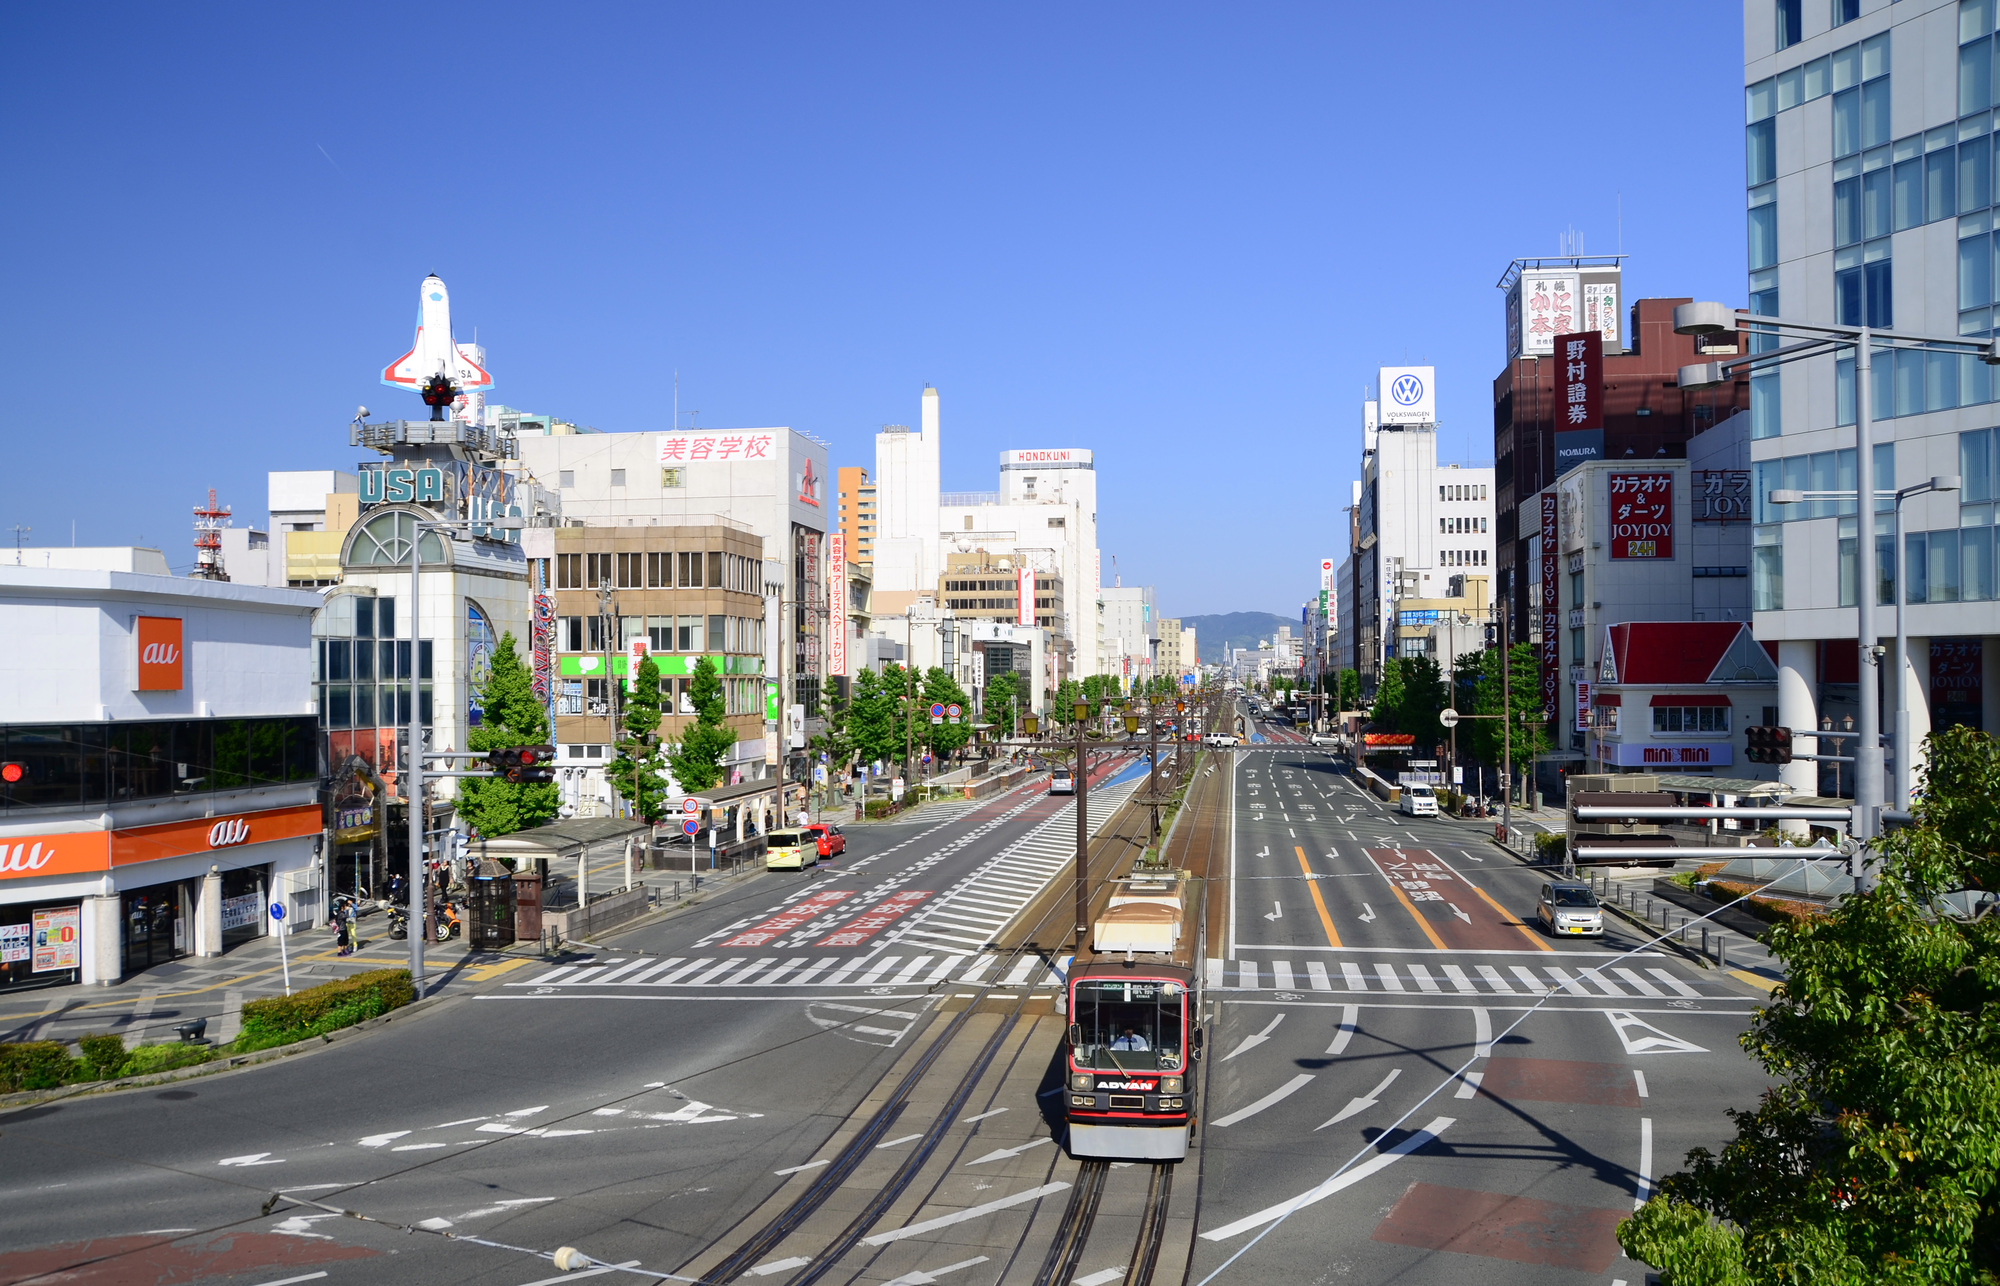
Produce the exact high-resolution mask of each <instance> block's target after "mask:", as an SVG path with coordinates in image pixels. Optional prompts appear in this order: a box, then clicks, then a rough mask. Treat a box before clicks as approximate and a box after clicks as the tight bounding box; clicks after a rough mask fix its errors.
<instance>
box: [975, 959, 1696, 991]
mask: <svg viewBox="0 0 2000 1286" xmlns="http://www.w3.org/2000/svg"><path fill="white" fill-rule="evenodd" d="M1209 966H1210V967H1209V985H1210V986H1213V987H1218V988H1229V981H1230V976H1231V974H1232V973H1233V974H1234V976H1235V980H1236V986H1235V987H1234V988H1230V989H1232V990H1237V991H1263V990H1274V991H1293V990H1296V989H1297V988H1298V987H1299V985H1300V981H1301V975H1300V972H1299V969H1298V966H1297V965H1295V964H1293V963H1292V962H1291V961H1287V960H1215V961H1210V962H1209ZM987 967H990V966H989V964H988V963H987V962H984V961H982V962H981V963H980V964H979V965H978V966H977V967H975V969H974V970H973V971H972V972H971V973H968V974H967V975H965V977H964V979H963V981H967V982H970V981H973V980H974V979H975V978H976V976H977V975H978V974H979V973H980V972H983V971H984V969H986V968H987ZM1267 969H1268V970H1269V971H1270V973H1269V975H1268V980H1267V977H1266V974H1265V970H1267ZM1340 972H1341V981H1340V983H1339V984H1336V983H1335V982H1334V981H1333V978H1332V973H1331V971H1330V970H1329V968H1328V967H1327V966H1326V965H1325V964H1323V963H1322V962H1320V961H1317V960H1312V961H1307V962H1306V964H1305V969H1304V979H1305V980H1306V981H1307V982H1309V984H1310V986H1311V988H1312V990H1314V991H1335V990H1340V989H1342V988H1343V987H1344V989H1345V990H1347V991H1350V992H1354V991H1389V992H1402V993H1405V994H1408V993H1410V992H1412V991H1415V992H1417V993H1419V994H1422V995H1427V996H1442V995H1449V994H1457V995H1461V996H1474V995H1488V994H1491V995H1500V996H1519V995H1522V994H1524V993H1525V994H1526V995H1530V996H1541V995H1547V994H1549V993H1550V992H1553V991H1555V990H1557V989H1558V988H1560V989H1561V990H1563V991H1565V992H1568V993H1569V994H1570V995H1573V996H1584V997H1587V998H1590V999H1601V998H1603V997H1605V996H1612V997H1618V998H1622V999H1631V998H1632V997H1633V991H1636V992H1637V993H1638V994H1639V995H1644V996H1654V997H1661V998H1664V997H1665V996H1666V995H1667V994H1668V992H1671V993H1673V994H1674V995H1679V996H1685V997H1688V998H1691V999H1700V998H1701V997H1702V994H1703V993H1702V992H1700V991H1698V990H1696V989H1695V988H1694V987H1692V986H1690V985H1689V984H1688V983H1686V982H1684V981H1682V980H1681V979H1679V978H1676V977H1674V976H1673V975H1672V974H1670V973H1668V972H1667V971H1666V970H1664V969H1657V968H1649V969H1647V970H1646V972H1647V973H1649V974H1651V975H1652V976H1653V978H1654V979H1656V980H1657V982H1658V985H1655V984H1654V983H1653V982H1648V981H1647V980H1646V979H1645V978H1643V977H1641V976H1639V974H1637V973H1635V972H1633V971H1632V970H1630V969H1624V968H1613V969H1610V970H1608V972H1613V973H1616V974H1618V975H1620V976H1621V977H1622V979H1623V981H1624V983H1625V985H1626V986H1629V987H1631V988H1632V989H1633V991H1626V990H1623V989H1621V988H1620V987H1619V985H1618V984H1617V983H1615V982H1613V981H1612V980H1611V979H1609V978H1607V977H1605V976H1604V975H1603V973H1601V972H1600V971H1598V970H1596V969H1590V968H1585V969H1580V970H1578V971H1577V974H1576V975H1572V974H1571V972H1570V971H1569V970H1566V969H1562V968H1557V967H1554V966H1548V967H1545V968H1544V969H1543V970H1542V973H1543V974H1546V975H1547V976H1546V978H1544V977H1539V976H1537V975H1536V973H1535V972H1534V971H1533V970H1531V969H1529V968H1528V967H1527V966H1525V965H1509V966H1506V967H1505V968H1504V969H1503V968H1501V967H1498V966H1495V965H1484V964H1482V965H1473V966H1471V967H1470V970H1468V969H1467V968H1466V967H1463V966H1460V965H1456V964H1439V965H1435V966H1433V965H1430V964H1426V963H1419V962H1408V961H1406V962H1404V963H1403V964H1401V965H1395V964H1382V963H1378V964H1376V965H1375V966H1374V977H1373V979H1371V978H1370V977H1369V975H1368V973H1367V972H1365V971H1364V970H1363V968H1362V966H1361V965H1359V964H1357V963H1355V962H1353V961H1350V960H1343V961H1341V962H1340ZM1510 974H1511V975H1512V976H1511V977H1510V976H1509V975H1510ZM1439 975H1442V977H1440V976H1439ZM1578 975H1580V976H1578ZM1027 980H1028V973H1027V971H1026V970H1024V969H1023V968H1021V967H1018V966H1017V967H1016V968H1015V970H1014V972H1013V974H1012V976H1011V977H1010V978H1009V979H1008V984H1009V985H1020V984H1021V983H1024V982H1026V981H1027ZM1061 980H1062V975H1061V972H1060V970H1054V971H1051V972H1050V973H1049V975H1048V977H1047V979H1046V982H1048V983H1051V984H1053V983H1058V982H1060V981H1061ZM1584 981H1588V982H1590V983H1591V984H1592V985H1593V986H1595V987H1596V988H1597V990H1595V991H1592V990H1590V989H1589V988H1586V987H1585V986H1584V985H1583V982H1584ZM1446 982H1448V983H1450V984H1451V986H1450V988H1449V990H1447V989H1446V988H1445V987H1444V986H1443V985H1442V984H1443V983H1446ZM1036 985H1042V984H1036ZM1662 987H1664V988H1666V990H1665V991H1663V990H1661V988H1662Z"/></svg>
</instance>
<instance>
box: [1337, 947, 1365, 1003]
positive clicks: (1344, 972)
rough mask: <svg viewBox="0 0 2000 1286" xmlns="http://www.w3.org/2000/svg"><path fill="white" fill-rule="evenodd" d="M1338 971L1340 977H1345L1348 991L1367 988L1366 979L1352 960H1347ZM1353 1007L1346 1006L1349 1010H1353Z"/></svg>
mask: <svg viewBox="0 0 2000 1286" xmlns="http://www.w3.org/2000/svg"><path fill="white" fill-rule="evenodd" d="M1340 973H1341V976H1342V977H1344V978H1346V979H1347V989H1348V990H1349V991H1366V990H1368V979H1367V978H1366V977H1364V976H1363V975H1362V973H1361V966H1360V965H1358V964H1355V963H1354V962H1353V961H1352V960H1349V961H1347V962H1346V963H1344V964H1342V965H1341V966H1340ZM1353 1008H1354V1007H1353V1006H1352V1005H1349V1006H1348V1009H1349V1011H1350V1012H1351V1011H1352V1010H1353Z"/></svg>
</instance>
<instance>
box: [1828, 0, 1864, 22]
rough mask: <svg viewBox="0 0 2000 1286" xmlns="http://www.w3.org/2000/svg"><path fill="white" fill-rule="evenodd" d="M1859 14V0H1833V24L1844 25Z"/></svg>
mask: <svg viewBox="0 0 2000 1286" xmlns="http://www.w3.org/2000/svg"><path fill="white" fill-rule="evenodd" d="M1860 16H1861V0H1833V25H1834V26H1836V27H1839V26H1844V25H1846V24H1847V23H1850V22H1853V21H1854V20H1855V19H1856V18H1859V17H1860Z"/></svg>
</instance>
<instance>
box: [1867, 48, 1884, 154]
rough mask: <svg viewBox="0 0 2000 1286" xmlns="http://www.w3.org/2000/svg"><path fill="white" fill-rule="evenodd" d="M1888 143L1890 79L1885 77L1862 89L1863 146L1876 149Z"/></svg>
mask: <svg viewBox="0 0 2000 1286" xmlns="http://www.w3.org/2000/svg"><path fill="white" fill-rule="evenodd" d="M1863 61H1864V63H1865V61H1866V58H1865V50H1864V59H1863ZM1888 141H1889V79H1888V77H1886V76H1883V77H1878V78H1877V79H1875V80H1871V81H1869V82H1868V83H1866V84H1864V85H1863V86H1862V87H1861V146H1862V147H1864V148H1867V147H1875V146H1878V145H1879V144H1882V143H1886V142H1888Z"/></svg>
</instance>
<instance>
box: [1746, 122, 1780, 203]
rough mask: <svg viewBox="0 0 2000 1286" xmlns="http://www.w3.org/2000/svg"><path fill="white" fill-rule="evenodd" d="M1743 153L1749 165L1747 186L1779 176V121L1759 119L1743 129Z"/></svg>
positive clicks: (1753, 185)
mask: <svg viewBox="0 0 2000 1286" xmlns="http://www.w3.org/2000/svg"><path fill="white" fill-rule="evenodd" d="M1743 153H1744V160H1745V163H1746V165H1747V173H1746V174H1745V176H1744V186H1745V187H1753V188H1754V187H1757V186H1758V185H1760V184H1764V183H1769V182H1770V181H1771V180H1773V179H1775V178H1777V177H1778V122H1777V120H1776V119H1775V118H1773V119H1766V120H1761V121H1758V122H1757V123H1756V124H1755V125H1751V126H1748V127H1746V128H1745V130H1744V131H1743Z"/></svg>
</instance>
